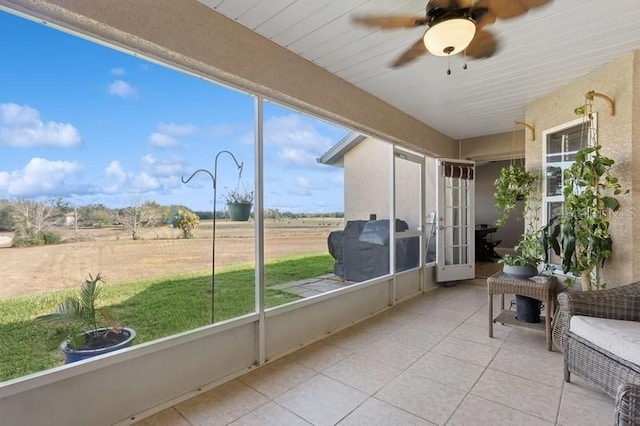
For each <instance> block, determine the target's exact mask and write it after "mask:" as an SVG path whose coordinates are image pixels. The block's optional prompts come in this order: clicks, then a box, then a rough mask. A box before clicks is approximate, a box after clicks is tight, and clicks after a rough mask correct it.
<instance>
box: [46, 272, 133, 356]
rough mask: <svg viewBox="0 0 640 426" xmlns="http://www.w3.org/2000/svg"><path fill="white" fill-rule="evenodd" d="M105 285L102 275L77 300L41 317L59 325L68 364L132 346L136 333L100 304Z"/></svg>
mask: <svg viewBox="0 0 640 426" xmlns="http://www.w3.org/2000/svg"><path fill="white" fill-rule="evenodd" d="M100 283H104V279H103V277H102V275H101V274H97V275H96V276H92V275H91V274H89V276H88V278H87V279H85V281H84V283H83V284H82V287H81V288H80V291H79V293H78V295H77V296H75V297H67V298H66V299H65V300H64V301H63V302H62V303H60V304H59V305H58V307H57V308H56V311H55V312H54V313H51V314H47V315H43V316H41V317H39V320H40V321H44V322H52V323H55V324H56V325H57V327H58V328H57V330H56V336H60V335H61V336H62V337H63V339H64V340H63V341H62V343H61V344H60V349H61V350H62V352H64V354H65V364H69V363H71V362H76V361H80V360H83V359H87V358H91V357H94V356H98V355H102V354H105V353H108V352H112V351H115V350H118V349H122V348H126V347H129V346H131V344H132V343H133V339H134V338H135V336H136V332H135V331H134V330H133V329H131V328H127V327H123V326H122V325H121V324H119V322H118V321H117V320H116V319H115V317H114V316H113V314H112V313H111V312H110V311H109V310H108V309H107V308H105V307H98V306H97V300H98V297H99V295H100V292H101V287H100Z"/></svg>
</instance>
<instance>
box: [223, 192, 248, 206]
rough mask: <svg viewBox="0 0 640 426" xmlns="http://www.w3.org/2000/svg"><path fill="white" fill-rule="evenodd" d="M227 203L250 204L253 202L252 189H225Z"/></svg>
mask: <svg viewBox="0 0 640 426" xmlns="http://www.w3.org/2000/svg"><path fill="white" fill-rule="evenodd" d="M224 197H225V202H226V203H227V204H251V203H253V191H246V190H239V189H237V188H236V189H227V192H226V194H225V196H224Z"/></svg>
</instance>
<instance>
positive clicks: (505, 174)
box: [493, 165, 538, 226]
mask: <svg viewBox="0 0 640 426" xmlns="http://www.w3.org/2000/svg"><path fill="white" fill-rule="evenodd" d="M537 181H538V177H537V176H535V175H533V174H531V173H530V172H528V171H527V170H525V169H524V168H522V167H520V166H514V165H510V166H509V167H503V168H502V170H500V177H498V179H496V181H495V187H496V192H495V193H494V194H493V196H494V197H495V204H496V209H497V210H496V214H497V215H498V220H497V221H496V226H503V225H504V224H505V222H506V221H507V219H508V218H509V214H510V213H511V211H512V210H513V208H514V207H515V206H516V202H517V201H519V200H525V199H527V198H528V197H529V195H530V194H531V192H532V191H533V190H534V189H535V187H536V183H537ZM521 219H522V218H521Z"/></svg>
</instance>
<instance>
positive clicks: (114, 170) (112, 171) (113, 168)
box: [104, 160, 127, 184]
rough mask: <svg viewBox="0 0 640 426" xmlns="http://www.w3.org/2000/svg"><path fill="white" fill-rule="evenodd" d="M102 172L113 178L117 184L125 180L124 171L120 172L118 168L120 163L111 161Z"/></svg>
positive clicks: (120, 168)
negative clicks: (116, 180)
mask: <svg viewBox="0 0 640 426" xmlns="http://www.w3.org/2000/svg"><path fill="white" fill-rule="evenodd" d="M104 172H105V173H106V174H107V176H109V177H111V176H113V177H115V178H116V179H118V182H120V183H121V184H122V183H124V182H125V181H126V180H127V174H126V173H125V172H124V170H122V167H121V166H120V162H119V161H118V160H113V161H112V162H111V163H109V165H108V166H107V167H106V168H105V169H104Z"/></svg>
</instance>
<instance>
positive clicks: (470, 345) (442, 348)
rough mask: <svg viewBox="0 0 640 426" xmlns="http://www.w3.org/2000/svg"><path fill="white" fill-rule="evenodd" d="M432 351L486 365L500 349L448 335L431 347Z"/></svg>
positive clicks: (482, 365)
mask: <svg viewBox="0 0 640 426" xmlns="http://www.w3.org/2000/svg"><path fill="white" fill-rule="evenodd" d="M431 352H435V353H438V354H441V355H447V356H450V357H453V358H457V359H459V360H461V361H467V362H471V363H473V364H476V365H479V366H481V367H486V366H487V365H489V363H490V362H491V361H492V360H493V357H494V356H495V354H496V353H497V352H498V349H497V348H494V347H493V346H489V345H483V344H481V343H475V342H470V341H468V340H463V339H457V338H455V337H447V338H445V339H444V340H442V341H441V342H440V343H438V345H436V346H435V347H434V348H433V349H431Z"/></svg>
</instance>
